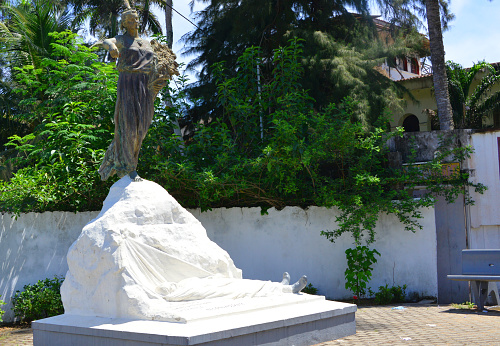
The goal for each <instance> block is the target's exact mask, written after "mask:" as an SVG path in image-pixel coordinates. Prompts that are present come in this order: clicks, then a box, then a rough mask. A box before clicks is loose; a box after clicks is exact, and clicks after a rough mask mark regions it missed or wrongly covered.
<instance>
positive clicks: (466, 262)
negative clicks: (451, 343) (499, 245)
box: [448, 249, 500, 311]
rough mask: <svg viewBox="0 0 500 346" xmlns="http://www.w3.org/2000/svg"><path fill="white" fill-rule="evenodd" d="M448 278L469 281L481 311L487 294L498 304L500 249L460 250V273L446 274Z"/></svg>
mask: <svg viewBox="0 0 500 346" xmlns="http://www.w3.org/2000/svg"><path fill="white" fill-rule="evenodd" d="M448 279H450V280H459V281H470V282H471V289H472V293H473V294H474V299H475V303H476V305H477V308H478V309H479V310H480V311H482V310H483V309H484V303H485V301H486V298H487V297H488V294H490V292H493V294H492V296H493V298H494V299H495V301H496V304H499V302H500V301H499V297H498V287H497V284H496V282H495V281H500V250H497V249H495V250H490V249H487V250H462V275H448Z"/></svg>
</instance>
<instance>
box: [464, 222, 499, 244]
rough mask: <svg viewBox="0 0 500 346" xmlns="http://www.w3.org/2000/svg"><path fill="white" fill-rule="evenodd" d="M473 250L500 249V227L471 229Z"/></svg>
mask: <svg viewBox="0 0 500 346" xmlns="http://www.w3.org/2000/svg"><path fill="white" fill-rule="evenodd" d="M470 238H471V239H470V244H471V246H470V248H471V249H500V226H480V227H478V228H471V231H470Z"/></svg>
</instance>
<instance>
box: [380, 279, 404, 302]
mask: <svg viewBox="0 0 500 346" xmlns="http://www.w3.org/2000/svg"><path fill="white" fill-rule="evenodd" d="M405 297H406V285H403V286H392V287H388V285H387V284H386V285H385V286H380V287H379V288H378V292H377V293H375V303H377V304H381V305H386V304H390V303H402V302H404V300H405Z"/></svg>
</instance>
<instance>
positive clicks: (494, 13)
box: [158, 0, 500, 79]
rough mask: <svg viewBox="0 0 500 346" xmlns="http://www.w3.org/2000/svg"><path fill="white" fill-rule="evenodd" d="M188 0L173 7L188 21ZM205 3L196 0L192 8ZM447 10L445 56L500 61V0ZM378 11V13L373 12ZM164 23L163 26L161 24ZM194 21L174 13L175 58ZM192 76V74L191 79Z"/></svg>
mask: <svg viewBox="0 0 500 346" xmlns="http://www.w3.org/2000/svg"><path fill="white" fill-rule="evenodd" d="M189 2H190V1H189V0H174V1H173V5H174V8H175V9H176V10H177V11H179V12H180V13H181V14H183V15H184V16H186V17H188V18H189V19H190V20H191V21H193V22H195V23H196V21H195V19H194V17H193V15H192V14H191V11H190V9H189ZM203 7H204V5H203V4H200V3H199V2H196V4H195V10H201V9H203ZM450 10H451V12H452V13H453V14H455V19H454V20H453V21H451V23H450V24H449V29H448V30H447V31H445V32H444V33H443V42H444V49H445V52H446V60H453V61H454V62H457V63H459V64H461V65H462V66H464V67H470V66H472V64H473V63H474V62H478V61H482V60H486V61H487V62H490V63H493V62H500V30H499V29H500V28H499V27H500V0H493V1H488V0H476V1H472V0H451V3H450ZM372 14H378V13H372ZM158 15H159V17H160V19H161V20H162V21H163V25H164V23H165V18H164V17H165V16H164V14H163V13H160V12H159V11H158ZM163 27H164V26H163ZM194 29H195V27H194V26H193V24H191V23H189V22H188V21H187V20H185V19H183V18H182V17H181V16H180V15H179V14H177V13H175V12H174V13H173V31H174V47H173V50H174V52H175V53H176V54H177V61H178V62H184V63H187V62H189V61H190V60H191V59H192V57H189V56H187V57H186V56H182V54H181V51H182V48H183V45H182V43H181V42H180V41H179V40H180V38H181V37H182V35H184V34H185V33H187V32H189V31H192V30H194ZM193 78H194V77H193V76H191V79H193Z"/></svg>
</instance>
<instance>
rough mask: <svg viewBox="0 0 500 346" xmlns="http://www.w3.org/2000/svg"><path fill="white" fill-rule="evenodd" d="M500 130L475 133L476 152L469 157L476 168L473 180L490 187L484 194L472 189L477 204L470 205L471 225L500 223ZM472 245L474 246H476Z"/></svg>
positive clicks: (471, 164) (470, 162) (473, 142)
mask: <svg viewBox="0 0 500 346" xmlns="http://www.w3.org/2000/svg"><path fill="white" fill-rule="evenodd" d="M498 137H500V131H495V132H486V133H474V134H472V138H471V144H472V147H473V148H474V154H473V155H472V157H471V159H469V162H468V164H469V168H471V169H474V170H475V172H474V176H473V177H472V181H474V182H476V183H482V184H484V185H486V186H487V187H488V190H486V191H485V192H484V194H482V195H481V194H478V193H475V192H474V191H472V189H471V191H470V192H471V197H472V198H473V199H474V201H475V204H474V205H473V206H471V207H470V213H471V227H472V228H480V227H481V226H497V225H500V203H499V197H498V196H500V172H499V162H498V161H499V153H498V144H497V138H498ZM471 247H472V248H474V246H472V244H471Z"/></svg>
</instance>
